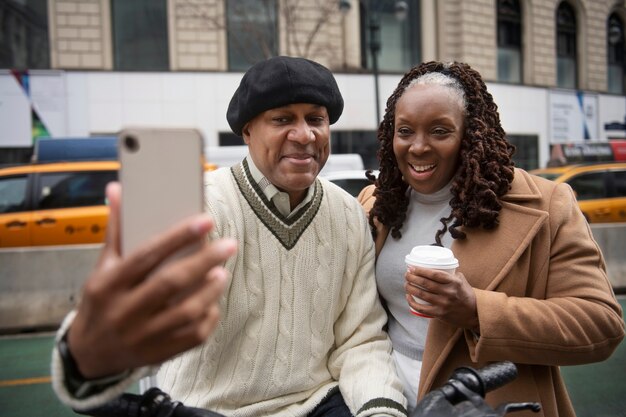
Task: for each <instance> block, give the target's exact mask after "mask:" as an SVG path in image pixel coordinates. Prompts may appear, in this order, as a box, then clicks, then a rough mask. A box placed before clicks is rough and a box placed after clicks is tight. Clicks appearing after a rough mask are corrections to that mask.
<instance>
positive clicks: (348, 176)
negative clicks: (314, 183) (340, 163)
mask: <svg viewBox="0 0 626 417" xmlns="http://www.w3.org/2000/svg"><path fill="white" fill-rule="evenodd" d="M365 172H366V170H364V169H353V170H344V171H330V172H324V171H322V173H321V174H320V175H321V176H322V177H324V178H326V179H327V180H329V181H331V182H333V183H335V184H337V185H338V186H340V187H341V188H343V189H344V190H346V191H347V192H349V193H350V194H352V195H353V196H355V197H356V196H357V195H359V193H360V192H361V190H362V189H363V188H365V187H367V186H368V185H370V184H371V182H370V180H369V179H367V177H366V176H365ZM372 173H373V174H374V176H378V171H372Z"/></svg>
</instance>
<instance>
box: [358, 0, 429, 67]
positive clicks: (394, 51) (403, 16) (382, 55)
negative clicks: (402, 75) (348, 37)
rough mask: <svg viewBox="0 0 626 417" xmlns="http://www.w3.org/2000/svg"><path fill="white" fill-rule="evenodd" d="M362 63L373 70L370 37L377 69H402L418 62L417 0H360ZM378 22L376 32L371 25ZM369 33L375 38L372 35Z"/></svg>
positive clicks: (418, 4)
mask: <svg viewBox="0 0 626 417" xmlns="http://www.w3.org/2000/svg"><path fill="white" fill-rule="evenodd" d="M359 4H360V15H361V45H363V47H362V48H361V54H362V55H361V65H362V67H363V68H367V69H372V52H371V51H372V40H373V41H374V43H375V44H377V47H376V48H377V49H378V69H379V70H380V71H383V72H405V71H407V70H408V69H409V68H411V67H412V66H414V65H416V64H418V63H420V61H421V57H420V39H421V31H420V1H419V0H410V1H393V0H387V1H371V0H370V1H367V0H366V1H361V2H360V3H359ZM376 23H378V25H379V28H380V29H379V30H378V33H376V32H375V31H374V30H372V25H373V24H376ZM372 35H373V36H375V38H372Z"/></svg>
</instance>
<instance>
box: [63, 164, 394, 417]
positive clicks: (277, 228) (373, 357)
mask: <svg viewBox="0 0 626 417" xmlns="http://www.w3.org/2000/svg"><path fill="white" fill-rule="evenodd" d="M314 187H315V194H314V196H313V199H312V200H311V202H309V203H308V204H307V205H306V206H304V207H303V208H301V209H300V210H299V212H298V213H295V214H293V215H292V216H291V217H289V219H286V218H285V217H284V216H282V215H281V214H280V213H279V212H278V210H276V208H275V207H274V206H273V204H271V203H270V202H268V201H267V199H266V198H265V197H264V196H263V194H262V193H261V192H260V191H259V190H258V188H257V187H256V184H255V183H254V181H253V180H252V179H251V176H250V175H249V172H247V170H246V166H245V164H240V165H237V166H236V167H234V168H232V169H226V168H224V169H220V170H217V171H213V172H211V173H209V174H208V175H207V185H206V192H207V200H208V211H209V213H210V214H212V215H213V216H214V218H215V219H216V226H217V227H216V234H217V235H220V236H230V237H234V238H236V239H237V240H238V241H239V242H240V244H239V251H238V254H237V255H236V256H235V257H233V258H231V259H230V260H229V261H228V262H227V264H226V267H227V269H228V270H229V271H231V274H232V275H231V280H230V282H229V283H228V285H227V287H226V290H225V293H224V296H223V299H222V303H221V308H222V318H221V320H220V322H219V325H218V327H217V328H216V330H215V331H214V333H213V334H212V335H211V337H210V338H209V340H207V342H206V343H204V344H203V345H201V346H199V347H197V348H195V349H192V350H190V351H188V352H185V353H183V354H181V355H179V356H178V357H176V358H174V359H172V360H170V361H168V362H166V363H164V364H163V365H162V366H161V367H160V369H159V371H158V374H157V380H158V384H159V387H160V388H161V389H163V390H164V391H165V392H167V393H169V394H170V395H171V396H172V398H173V399H175V400H178V401H182V402H183V403H185V404H186V405H189V406H194V407H202V408H207V409H211V410H214V411H217V412H220V413H223V414H225V415H227V416H306V415H307V414H308V413H309V412H310V411H312V410H313V409H314V408H315V406H316V405H318V404H319V403H320V402H321V401H322V400H323V399H324V397H326V396H327V395H328V394H329V392H331V391H332V390H334V389H336V387H337V386H339V389H340V390H341V393H342V394H343V397H344V399H345V401H346V404H347V405H348V407H349V408H350V410H351V411H352V413H353V414H354V415H356V416H359V417H360V416H370V415H379V414H383V415H390V416H405V415H406V411H405V407H406V400H405V399H404V396H403V394H402V387H401V384H400V382H399V380H398V378H397V376H396V374H395V369H394V364H393V359H392V357H391V355H390V352H391V344H390V341H389V339H388V337H387V335H386V333H384V332H383V330H382V329H383V326H384V325H385V321H386V316H385V313H384V310H383V308H382V307H381V305H380V302H379V299H378V294H377V291H376V283H375V280H374V246H373V243H372V239H371V236H370V232H369V228H368V226H367V221H366V219H365V215H364V212H363V209H362V208H361V206H360V205H359V204H358V202H357V201H356V199H354V198H353V197H351V196H350V195H349V194H347V193H345V192H344V191H343V190H341V189H340V188H338V187H337V186H335V185H334V184H332V183H330V182H328V181H325V180H323V179H318V180H316V182H315V184H314ZM55 356H56V355H55ZM57 359H58V358H57ZM61 372H62V371H61ZM53 373H54V374H55V375H54V379H55V380H57V383H56V384H55V388H56V389H57V392H58V394H59V396H60V397H61V398H62V399H64V400H65V401H66V402H68V403H69V404H70V405H73V406H77V405H79V406H80V405H85V403H84V401H89V400H91V401H92V403H93V401H94V400H95V401H96V402H97V403H101V402H103V401H104V400H106V399H108V398H111V397H112V396H114V395H115V394H116V393H119V392H120V391H121V390H123V389H124V387H125V386H127V384H128V381H125V383H124V384H120V385H118V386H115V387H113V388H110V389H108V390H107V391H106V392H104V393H102V394H100V395H99V396H98V397H99V398H97V399H95V398H91V399H87V400H84V401H77V400H75V399H71V398H70V397H69V396H68V395H67V391H66V390H65V389H64V388H63V387H62V383H61V384H59V383H58V382H59V381H58V379H59V377H60V376H59V371H58V369H57V371H56V372H53ZM59 385H61V386H59ZM81 403H82V404H81Z"/></svg>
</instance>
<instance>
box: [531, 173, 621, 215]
mask: <svg viewBox="0 0 626 417" xmlns="http://www.w3.org/2000/svg"><path fill="white" fill-rule="evenodd" d="M530 173H532V174H535V175H539V176H542V177H544V178H547V179H550V180H552V181H555V182H559V183H561V182H566V183H568V184H569V185H570V186H571V187H572V189H573V190H574V193H576V199H577V200H578V205H579V206H580V209H581V211H582V212H583V214H584V215H585V218H586V219H587V221H588V222H589V223H614V222H626V162H607V163H594V164H579V165H567V166H563V167H553V168H543V169H536V170H532V171H530Z"/></svg>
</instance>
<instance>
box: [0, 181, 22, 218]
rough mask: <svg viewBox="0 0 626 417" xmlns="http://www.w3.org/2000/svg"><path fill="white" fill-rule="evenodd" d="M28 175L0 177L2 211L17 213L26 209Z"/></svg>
mask: <svg viewBox="0 0 626 417" xmlns="http://www.w3.org/2000/svg"><path fill="white" fill-rule="evenodd" d="M27 184H28V177H27V176H26V175H21V176H15V177H5V178H0V213H15V212H17V211H24V210H25V209H26V204H27V200H26V186H27Z"/></svg>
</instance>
